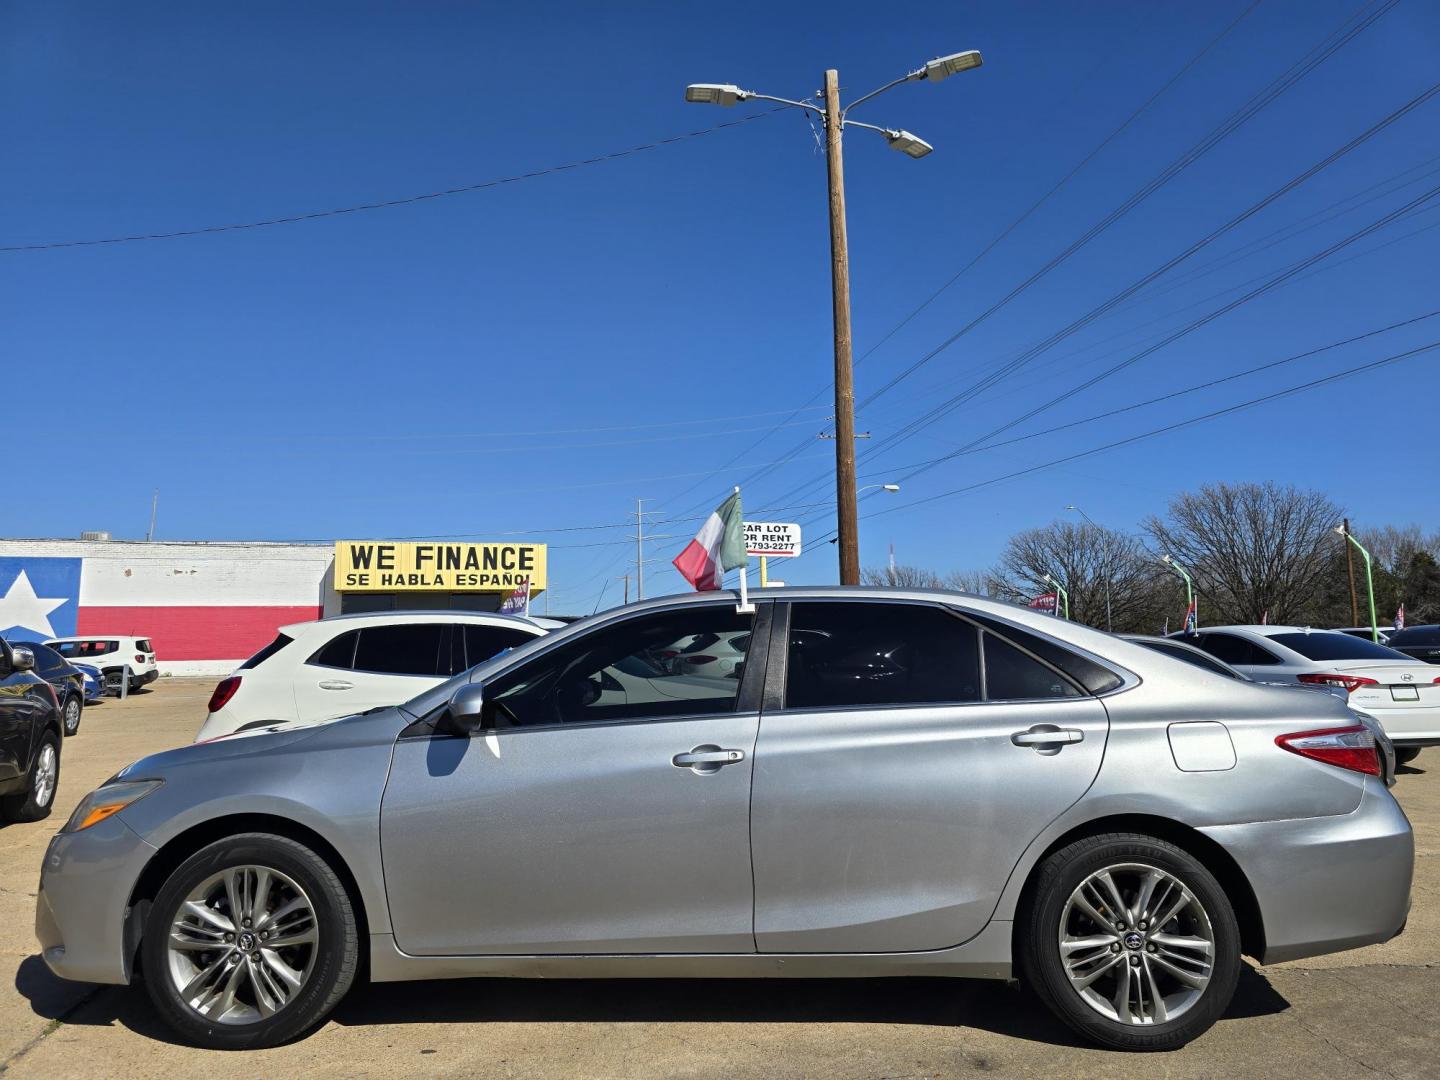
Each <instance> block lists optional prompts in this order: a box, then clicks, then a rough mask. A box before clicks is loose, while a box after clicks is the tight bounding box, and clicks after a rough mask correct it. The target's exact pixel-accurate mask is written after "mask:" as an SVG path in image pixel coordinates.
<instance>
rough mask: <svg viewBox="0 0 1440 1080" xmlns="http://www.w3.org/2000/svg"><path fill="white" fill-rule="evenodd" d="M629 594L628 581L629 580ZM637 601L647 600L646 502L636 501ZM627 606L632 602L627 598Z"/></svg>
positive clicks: (642, 500)
mask: <svg viewBox="0 0 1440 1080" xmlns="http://www.w3.org/2000/svg"><path fill="white" fill-rule="evenodd" d="M627 592H628V579H627ZM635 599H636V600H644V599H645V500H644V499H636V500H635ZM625 602H626V603H627V604H628V603H629V602H630V601H629V599H628V598H627V599H626V601H625Z"/></svg>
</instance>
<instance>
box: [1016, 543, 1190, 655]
mask: <svg viewBox="0 0 1440 1080" xmlns="http://www.w3.org/2000/svg"><path fill="white" fill-rule="evenodd" d="M1046 574H1051V575H1053V576H1055V577H1058V578H1059V579H1060V581H1061V584H1063V585H1064V587H1065V588H1066V589H1067V590H1068V591H1069V594H1070V617H1071V618H1072V619H1075V620H1076V621H1078V622H1084V623H1088V624H1089V625H1091V626H1098V627H1099V628H1100V629H1102V630H1104V629H1106V628H1107V627H1113V628H1114V629H1115V630H1116V631H1126V630H1144V631H1154V630H1155V629H1157V628H1158V624H1159V621H1160V619H1161V618H1163V616H1162V615H1160V614H1158V609H1159V598H1158V596H1157V589H1156V583H1157V577H1158V574H1157V571H1156V566H1155V559H1154V557H1153V556H1152V555H1151V554H1150V553H1149V552H1147V551H1146V550H1145V547H1144V545H1143V544H1142V543H1141V541H1140V540H1139V538H1138V537H1134V536H1131V535H1129V534H1127V533H1122V532H1118V531H1116V530H1114V529H1105V528H1100V527H1097V526H1094V525H1090V524H1076V523H1075V522H1070V521H1057V522H1055V523H1053V524H1051V525H1047V526H1046V527H1044V528H1042V529H1030V530H1028V531H1026V532H1022V533H1017V534H1016V535H1015V536H1012V537H1011V538H1010V542H1009V543H1008V544H1006V546H1005V551H1004V553H1003V554H1002V555H1001V557H1000V565H999V566H998V567H997V568H996V569H995V572H994V578H995V582H994V584H995V589H994V595H996V596H1000V597H1003V598H1005V599H1007V600H1015V601H1017V602H1024V601H1026V600H1028V599H1029V598H1030V597H1033V596H1034V595H1036V594H1037V593H1042V592H1046V591H1048V590H1049V586H1047V585H1046V584H1045V583H1044V578H1045V575H1046ZM1107 595H1108V599H1109V604H1108V606H1107V604H1106V599H1107ZM1107 607H1108V610H1107Z"/></svg>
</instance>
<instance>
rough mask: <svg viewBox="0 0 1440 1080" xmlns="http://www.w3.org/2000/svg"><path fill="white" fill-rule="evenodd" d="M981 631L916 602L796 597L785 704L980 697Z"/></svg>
mask: <svg viewBox="0 0 1440 1080" xmlns="http://www.w3.org/2000/svg"><path fill="white" fill-rule="evenodd" d="M978 633H979V631H977V630H976V629H975V627H974V626H972V625H971V624H970V623H967V622H965V621H964V620H962V619H959V618H956V617H955V616H954V615H950V614H948V613H947V612H945V611H942V610H941V609H939V608H934V607H926V606H923V605H918V604H875V603H871V604H844V603H811V604H794V605H792V607H791V613H790V649H789V663H788V673H787V677H786V685H785V707H786V708H787V709H816V708H825V707H827V706H844V705H923V704H927V703H931V704H933V703H941V702H955V701H979V700H980V664H979V643H978V641H977V634H978Z"/></svg>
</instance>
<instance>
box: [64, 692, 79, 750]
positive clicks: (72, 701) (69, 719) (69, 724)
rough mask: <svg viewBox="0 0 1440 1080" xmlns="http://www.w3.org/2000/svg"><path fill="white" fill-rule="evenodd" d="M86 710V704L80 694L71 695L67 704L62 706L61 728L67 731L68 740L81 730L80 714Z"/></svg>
mask: <svg viewBox="0 0 1440 1080" xmlns="http://www.w3.org/2000/svg"><path fill="white" fill-rule="evenodd" d="M84 708H85V703H84V701H82V700H81V699H80V695H79V694H71V695H69V696H68V697H67V698H66V699H65V704H64V705H62V706H60V726H61V727H63V728H64V729H65V737H66V738H67V739H68V738H69V737H70V736H71V735H74V734H75V733H76V732H77V731H79V730H80V713H81V711H82V710H83V709H84Z"/></svg>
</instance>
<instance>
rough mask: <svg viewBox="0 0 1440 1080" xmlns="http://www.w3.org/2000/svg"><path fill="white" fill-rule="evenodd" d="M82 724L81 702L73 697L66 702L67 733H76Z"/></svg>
mask: <svg viewBox="0 0 1440 1080" xmlns="http://www.w3.org/2000/svg"><path fill="white" fill-rule="evenodd" d="M79 726H80V702H79V700H78V699H76V698H71V699H70V700H69V701H67V702H65V734H66V735H74V734H75V731H76V729H77V728H79Z"/></svg>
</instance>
